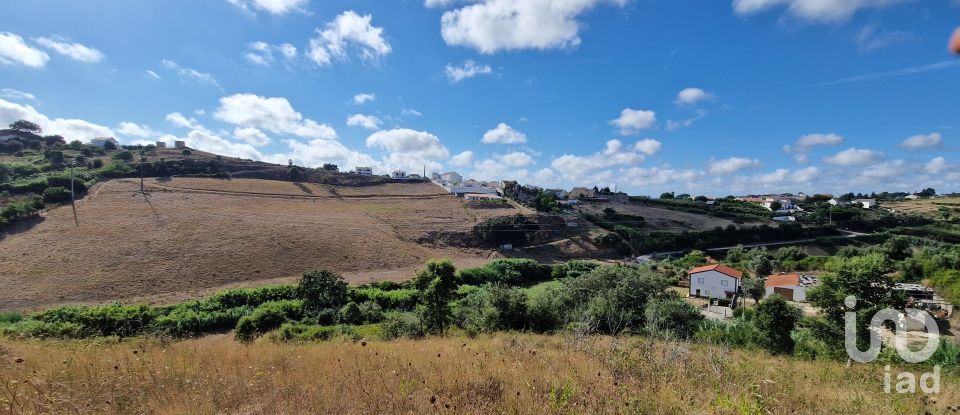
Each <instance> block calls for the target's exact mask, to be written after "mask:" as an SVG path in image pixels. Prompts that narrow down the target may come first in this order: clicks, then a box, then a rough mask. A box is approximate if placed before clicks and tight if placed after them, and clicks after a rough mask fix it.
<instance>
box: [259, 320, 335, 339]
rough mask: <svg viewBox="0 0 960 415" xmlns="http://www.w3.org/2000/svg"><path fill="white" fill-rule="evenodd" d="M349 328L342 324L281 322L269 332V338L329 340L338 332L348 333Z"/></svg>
mask: <svg viewBox="0 0 960 415" xmlns="http://www.w3.org/2000/svg"><path fill="white" fill-rule="evenodd" d="M350 331H351V329H350V328H349V327H344V326H318V325H314V324H303V323H283V324H282V325H281V326H280V328H278V329H277V330H275V331H273V332H272V333H270V340H272V341H275V342H283V343H287V342H311V341H324V340H330V339H331V338H333V337H335V336H337V335H338V334H342V333H348V332H350Z"/></svg>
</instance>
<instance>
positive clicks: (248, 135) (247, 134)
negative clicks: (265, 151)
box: [233, 127, 272, 147]
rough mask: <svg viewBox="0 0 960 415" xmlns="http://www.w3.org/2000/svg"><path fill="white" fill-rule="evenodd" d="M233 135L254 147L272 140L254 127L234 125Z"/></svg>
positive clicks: (261, 145)
mask: <svg viewBox="0 0 960 415" xmlns="http://www.w3.org/2000/svg"><path fill="white" fill-rule="evenodd" d="M233 136H234V137H236V138H237V139H240V140H243V141H244V142H246V143H247V144H250V145H252V146H254V147H263V146H265V145H268V144H270V142H271V141H272V140H270V137H268V136H267V135H266V134H264V132H263V131H260V129H259V128H256V127H236V128H234V129H233Z"/></svg>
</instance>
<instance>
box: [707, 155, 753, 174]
mask: <svg viewBox="0 0 960 415" xmlns="http://www.w3.org/2000/svg"><path fill="white" fill-rule="evenodd" d="M758 167H760V160H759V159H749V158H745V157H730V158H725V159H721V160H714V159H710V162H709V163H708V168H707V169H708V170H709V171H710V173H713V174H730V173H735V172H738V171H740V170H744V169H755V168H758Z"/></svg>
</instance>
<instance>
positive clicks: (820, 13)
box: [733, 0, 905, 24]
mask: <svg viewBox="0 0 960 415" xmlns="http://www.w3.org/2000/svg"><path fill="white" fill-rule="evenodd" d="M903 1H905V0H733V10H734V11H735V12H736V13H737V14H740V15H752V14H757V13H761V12H765V11H768V10H770V9H773V8H777V7H780V6H784V7H786V9H787V13H788V14H789V15H790V16H792V17H794V18H796V19H798V20H802V21H806V22H809V23H833V24H836V23H843V22H846V21H847V20H849V19H850V17H851V16H853V15H854V14H855V13H856V12H858V11H860V10H864V9H871V8H880V7H884V6H889V5H892V4H896V3H901V2H903Z"/></svg>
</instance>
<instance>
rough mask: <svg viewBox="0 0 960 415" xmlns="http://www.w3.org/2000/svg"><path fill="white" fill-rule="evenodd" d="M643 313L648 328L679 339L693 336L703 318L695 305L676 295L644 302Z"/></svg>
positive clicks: (656, 332)
mask: <svg viewBox="0 0 960 415" xmlns="http://www.w3.org/2000/svg"><path fill="white" fill-rule="evenodd" d="M644 315H645V317H646V327H647V329H648V330H650V331H652V332H653V333H655V334H660V335H667V336H669V337H674V338H681V339H687V338H690V336H693V333H694V332H695V331H696V329H697V325H698V324H699V323H700V320H702V319H703V315H702V314H700V310H698V309H697V307H695V306H694V305H693V304H690V303H688V302H686V301H684V300H683V299H682V298H679V297H677V296H667V297H665V298H657V299H653V300H651V301H650V302H648V303H647V304H646V307H645V309H644Z"/></svg>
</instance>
